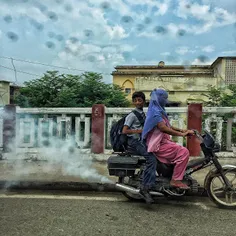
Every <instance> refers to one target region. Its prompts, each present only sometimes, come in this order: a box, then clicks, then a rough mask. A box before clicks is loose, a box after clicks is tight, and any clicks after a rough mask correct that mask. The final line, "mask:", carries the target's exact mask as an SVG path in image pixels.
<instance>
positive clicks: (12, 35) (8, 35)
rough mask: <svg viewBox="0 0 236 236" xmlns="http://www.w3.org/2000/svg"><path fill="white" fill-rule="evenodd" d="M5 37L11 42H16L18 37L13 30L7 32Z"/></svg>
mask: <svg viewBox="0 0 236 236" xmlns="http://www.w3.org/2000/svg"><path fill="white" fill-rule="evenodd" d="M7 37H8V38H9V39H10V40H11V41H12V42H16V41H18V39H19V37H18V35H17V34H16V33H14V32H7Z"/></svg>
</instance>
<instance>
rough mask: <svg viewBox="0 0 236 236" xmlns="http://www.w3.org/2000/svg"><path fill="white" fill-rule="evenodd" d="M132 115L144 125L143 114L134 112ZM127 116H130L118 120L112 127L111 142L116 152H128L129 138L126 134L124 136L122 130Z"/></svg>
mask: <svg viewBox="0 0 236 236" xmlns="http://www.w3.org/2000/svg"><path fill="white" fill-rule="evenodd" d="M132 113H134V114H135V116H136V117H137V118H138V120H139V122H140V124H141V125H143V124H144V121H145V120H144V119H143V117H142V116H141V114H140V113H139V112H137V111H136V110H133V111H132ZM127 116H128V115H126V116H124V117H123V118H121V119H120V120H118V121H117V122H116V123H115V124H114V125H113V126H112V127H111V131H110V142H111V146H112V148H113V150H114V151H115V152H124V151H125V150H126V147H127V139H128V137H127V135H126V134H122V130H123V127H124V123H125V118H126V117H127Z"/></svg>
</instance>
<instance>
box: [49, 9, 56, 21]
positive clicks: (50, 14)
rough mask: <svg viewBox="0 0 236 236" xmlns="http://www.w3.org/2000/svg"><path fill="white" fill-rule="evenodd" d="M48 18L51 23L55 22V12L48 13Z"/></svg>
mask: <svg viewBox="0 0 236 236" xmlns="http://www.w3.org/2000/svg"><path fill="white" fill-rule="evenodd" d="M48 18H49V19H50V20H52V21H57V20H58V17H57V14H56V13H55V12H52V11H49V12H48Z"/></svg>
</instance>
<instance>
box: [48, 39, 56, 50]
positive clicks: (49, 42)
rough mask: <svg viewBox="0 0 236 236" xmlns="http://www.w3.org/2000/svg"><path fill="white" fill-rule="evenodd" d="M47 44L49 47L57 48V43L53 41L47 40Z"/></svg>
mask: <svg viewBox="0 0 236 236" xmlns="http://www.w3.org/2000/svg"><path fill="white" fill-rule="evenodd" d="M46 46H47V47H48V48H50V49H54V48H55V44H54V43H53V42H51V41H48V42H46Z"/></svg>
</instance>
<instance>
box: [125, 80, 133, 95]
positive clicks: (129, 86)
mask: <svg viewBox="0 0 236 236" xmlns="http://www.w3.org/2000/svg"><path fill="white" fill-rule="evenodd" d="M122 87H123V88H124V91H125V93H126V94H131V93H132V92H133V89H134V85H133V83H132V82H131V81H130V80H126V81H125V82H124V83H123V85H122Z"/></svg>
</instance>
